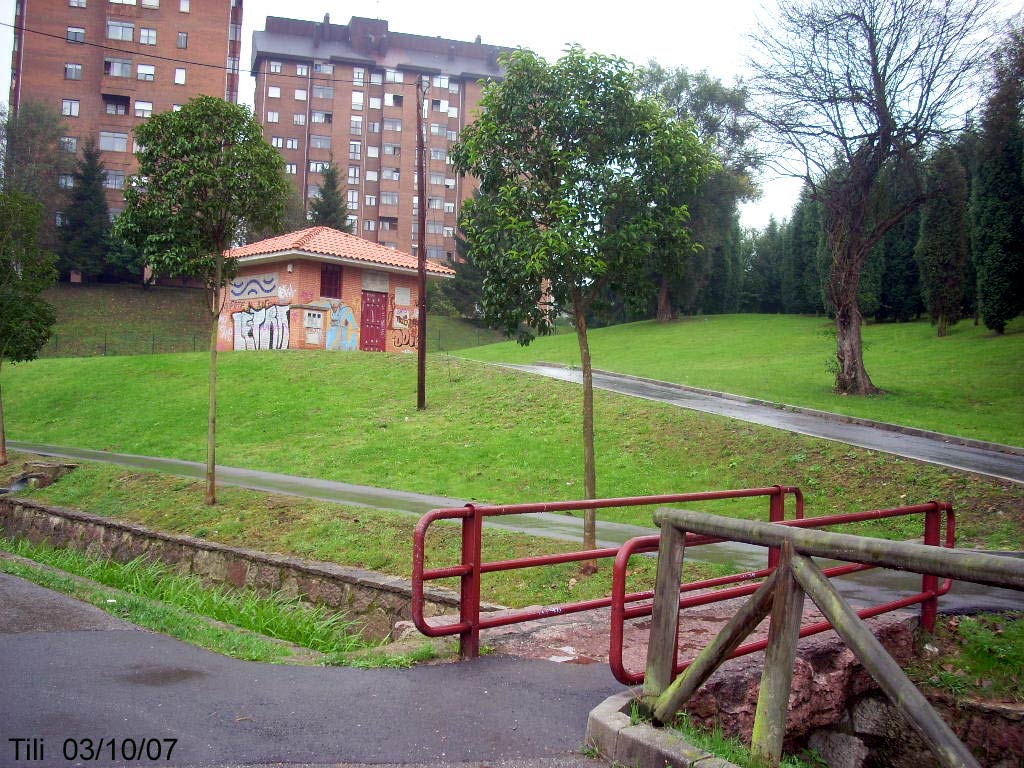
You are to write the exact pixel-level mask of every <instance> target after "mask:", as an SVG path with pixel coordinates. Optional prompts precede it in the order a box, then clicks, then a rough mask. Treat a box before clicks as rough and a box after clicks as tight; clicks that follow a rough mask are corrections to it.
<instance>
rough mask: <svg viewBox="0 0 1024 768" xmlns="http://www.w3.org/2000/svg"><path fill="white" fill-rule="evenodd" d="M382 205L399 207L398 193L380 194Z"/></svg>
mask: <svg viewBox="0 0 1024 768" xmlns="http://www.w3.org/2000/svg"><path fill="white" fill-rule="evenodd" d="M380 204H381V205H398V193H397V192H381V193H380Z"/></svg>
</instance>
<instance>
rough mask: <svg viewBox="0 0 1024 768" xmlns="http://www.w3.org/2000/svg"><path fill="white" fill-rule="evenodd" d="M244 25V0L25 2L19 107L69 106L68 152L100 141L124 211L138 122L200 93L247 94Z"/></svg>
mask: <svg viewBox="0 0 1024 768" xmlns="http://www.w3.org/2000/svg"><path fill="white" fill-rule="evenodd" d="M241 31H242V0H16V7H15V38H14V53H13V60H12V64H11V94H10V104H11V108H12V109H14V110H17V109H18V107H19V105H21V104H23V103H25V102H26V101H28V100H37V101H42V102H45V103H46V104H49V105H51V106H53V107H55V108H56V109H57V110H59V111H60V113H61V114H62V115H63V116H64V120H65V125H66V135H65V136H64V137H63V138H62V140H61V145H62V148H63V149H64V150H65V151H67V152H70V153H75V154H77V153H78V152H79V150H80V148H81V144H82V143H83V142H84V141H85V140H86V139H89V138H91V139H93V140H95V142H96V144H97V145H98V146H99V148H100V149H101V150H102V159H103V163H104V166H105V167H106V173H107V175H106V182H105V184H106V187H107V193H108V196H107V204H108V206H109V207H110V210H111V214H112V215H116V214H117V213H118V212H119V211H120V210H121V209H123V208H124V197H123V195H122V192H121V190H122V189H123V187H124V183H125V179H126V178H127V177H128V176H130V175H131V174H133V173H134V172H135V170H136V168H137V164H136V161H135V154H134V140H133V138H132V129H133V128H134V126H136V125H138V124H139V123H140V122H142V121H143V120H145V119H146V118H148V117H150V116H151V115H152V114H154V113H156V112H165V111H167V110H170V109H174V108H175V107H177V106H180V105H183V104H185V103H186V102H187V101H188V100H189V99H190V98H192V97H194V96H198V95H200V94H205V95H211V96H219V97H224V98H226V99H228V100H229V101H237V100H238V77H239V62H238V56H239V50H240V46H241ZM60 183H61V185H62V186H68V185H69V184H71V183H73V179H72V178H71V177H70V175H68V178H63V177H62V178H61V179H60Z"/></svg>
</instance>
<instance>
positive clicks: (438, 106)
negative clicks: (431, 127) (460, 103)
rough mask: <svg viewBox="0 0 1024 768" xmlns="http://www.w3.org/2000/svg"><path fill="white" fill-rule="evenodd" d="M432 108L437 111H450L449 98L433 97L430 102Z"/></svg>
mask: <svg viewBox="0 0 1024 768" xmlns="http://www.w3.org/2000/svg"><path fill="white" fill-rule="evenodd" d="M430 108H431V109H432V110H434V111H435V112H447V111H448V100H447V99H432V100H431V102H430Z"/></svg>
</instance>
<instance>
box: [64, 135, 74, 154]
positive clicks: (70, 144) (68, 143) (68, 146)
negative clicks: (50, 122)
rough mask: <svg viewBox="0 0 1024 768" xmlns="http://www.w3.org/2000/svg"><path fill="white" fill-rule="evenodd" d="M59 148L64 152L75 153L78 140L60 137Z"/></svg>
mask: <svg viewBox="0 0 1024 768" xmlns="http://www.w3.org/2000/svg"><path fill="white" fill-rule="evenodd" d="M60 148H61V149H63V150H64V151H65V152H77V151H78V139H76V138H75V137H74V136H61V137H60Z"/></svg>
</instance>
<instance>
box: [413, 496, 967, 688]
mask: <svg viewBox="0 0 1024 768" xmlns="http://www.w3.org/2000/svg"><path fill="white" fill-rule="evenodd" d="M787 495H791V496H793V497H794V500H795V504H794V507H795V509H794V519H791V520H786V519H785V497H786V496H787ZM754 497H767V498H768V500H769V509H768V519H769V521H770V522H774V523H780V524H783V525H797V526H801V527H821V526H826V525H836V524H840V523H853V522H860V521H863V520H874V519H881V518H886V517H895V516H899V515H909V514H919V513H924V514H925V543H926V544H934V545H939V544H940V530H941V518H940V513H941V512H942V511H945V512H946V514H947V526H946V534H947V535H946V538H947V543H946V544H945V546H949V547H951V546H953V542H954V533H955V524H954V518H953V510H952V507H950V505H948V504H942V503H939V502H929V503H928V504H922V505H917V506H914V507H902V508H899V509H891V510H876V511H871V512H860V513H856V514H852V515H833V516H830V517H818V518H804V500H803V494H802V493H801V491H800V489H799V488H797V487H796V486H781V485H775V486H771V487H767V488H747V489H741V490H730V491H710V492H705V493H682V494H664V495H659V496H630V497H623V498H614V499H591V500H579V501H559V502H542V503H533V504H510V505H504V506H483V505H481V506H478V505H474V504H467V505H466V506H464V507H453V508H448V509H435V510H431V511H430V512H428V513H427V514H426V515H424V516H423V517H422V518H420V521H419V523H418V524H417V525H416V530H415V534H414V538H413V572H412V590H413V594H412V614H413V622H414V623H415V625H416V628H417V629H418V630H419V631H420V632H422V633H423V634H424V635H427V636H428V637H441V636H444V635H454V634H457V635H459V642H460V652H461V655H462V656H463V658H473V657H476V656H477V655H478V654H479V650H480V632H481V630H484V629H489V628H493V627H501V626H506V625H508V624H516V623H520V622H524V621H532V620H535V619H540V618H544V617H547V616H557V615H562V614H569V613H578V612H581V611H589V610H594V609H596V608H607V607H609V606H610V607H611V608H612V626H611V639H610V643H611V645H610V650H611V666H612V670H613V672H615V675H616V677H617V678H618V679H619V680H621V681H622V682H624V683H627V684H635V683H637V682H640V681H642V680H643V675H642V674H640V675H639V676H637V675H636V674H634V673H630V672H628V671H627V670H625V669H624V668H623V665H622V633H623V622H624V621H625V620H626V619H630V618H635V617H638V616H644V615H650V612H651V607H650V604H649V602H647V604H641V605H638V606H634V607H631V608H626V605H627V604H630V603H637V602H641V603H643V601H650V599H651V597H652V595H653V592H652V591H649V590H648V591H643V592H635V593H631V594H626V589H625V573H626V565H627V564H628V562H629V558H630V557H632V556H633V555H634V554H641V553H644V552H652V551H656V550H657V548H658V536H657V534H654V535H652V536H641V537H638V538H634V539H631V540H630V541H628V542H627V543H626V544H624V545H622V546H621V547H606V548H602V549H594V550H584V551H578V552H566V553H561V554H556V555H540V556H536V557H525V558H517V559H513V560H500V561H495V562H489V563H485V562H482V559H483V558H482V554H481V550H482V542H483V521H484V518H487V517H497V516H504V515H521V514H531V513H536V512H569V511H576V510H586V509H607V508H612V507H634V506H653V505H666V504H689V503H694V502H703V501H714V500H721V499H742V498H754ZM438 520H462V557H461V563H460V564H459V565H454V566H448V567H444V568H434V569H430V570H427V569H426V567H425V552H426V535H427V531H428V529H429V528H430V526H431V525H432V524H433V523H434V522H436V521H438ZM720 541H723V539H718V538H712V537H709V536H699V535H689V536H687V539H686V546H687V547H693V546H700V545H703V544H713V543H716V542H720ZM603 558H614V559H615V569H614V576H613V582H612V594H611V595H610V596H609V597H603V598H597V599H592V600H583V601H579V602H575V603H563V604H561V605H553V606H546V607H543V608H535V609H524V610H521V611H510V612H503V613H502V615H500V616H493V617H489V616H487V615H486V614H485V615H483V616H481V611H480V579H481V576H482V575H483V574H485V573H495V572H498V571H507V570H513V569H518V568H532V567H537V566H544V565H555V564H558V563H570V562H583V561H590V560H597V559H603ZM777 560H778V551H777V549H776V548H770V549H769V553H768V567H767V568H765V569H762V570H759V571H752V572H748V573H742V574H735V575H731V576H722V577H719V578H716V579H706V580H704V581H700V582H696V583H692V584H684V585H682V588H681V594H682V595H684V596H683V597H681V598H680V606H681V607H686V606H687V605H703V604H706V603H710V602H716V601H718V600H728V599H730V598H733V597H738V596H741V595H746V594H751V593H752V592H753V591H754V590H756V589H757V586H758V585H757V584H756V583H747V584H743V585H742V586H735V587H732V588H731V589H724V590H718V591H716V592H713V593H710V594H707V595H697V596H693V597H685V595H686V594H687V593H690V592H694V591H697V590H702V589H707V588H711V587H719V586H725V585H729V584H740V583H743V582H753V581H755V580H758V579H761V578H763V577H764V576H766V575H768V574H770V573H771V571H772V569H773V568H774V567H775V565H776V563H777ZM870 567H872V566H866V565H862V564H851V565H845V566H837V567H835V568H832V569H829V570H828V571H827V573H829V575H832V576H839V575H843V574H846V573H853V572H856V571H861V570H867V569H869V568H870ZM448 578H458V579H459V582H460V590H459V591H460V603H459V606H460V607H459V621H458V622H457V623H454V624H447V625H438V626H434V625H432V624H430V623H429V622H427V620H426V618H425V617H424V614H423V608H424V603H425V597H424V584H425V582H427V581H434V580H438V579H448ZM923 578H924V582H925V583H923V584H922V591H921V592H920V593H918V594H915V595H913V596H911V597H909V598H904V599H902V600H898V601H893V602H891V603H886V604H885V605H884V606H876V607H874V608H871V609H866V611H865V612H863V613H862V615H868V616H874V615H878V614H879V613H884V612H886V611H890V610H895V609H897V608H901V607H906V606H908V605H913V604H915V603H921V604H922V622H924V623H925V625H926V626H929V625H932V624H934V617H935V610H936V608H935V606H936V601H937V598H938V597H939V596H940V595H942V594H945V592H947V591H948V590H949V588H950V586H951V584H950V583H949V582H948V581H947V582H946V583H945V584H944V585H943V586H942V587H941V588H940V587H939V585H938V580H937V578H936V577H929V576H925V577H923ZM872 611H874V612H872ZM829 628H830V627H829V626H821V625H813V626H811V627H807V628H806V632H805V633H802V636H806V635H809V634H814V633H816V632H823V631H825V630H827V629H829ZM756 645H758V644H756V643H751V644H749V646H743V647H741V648H740V649H738V650H737V652H736V655H739V654H740V653H741V652H742V653H752V652H753V651H755V650H760V649H761V648H763V647H764V646H763V645H760V646H759V647H753V646H756Z"/></svg>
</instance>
